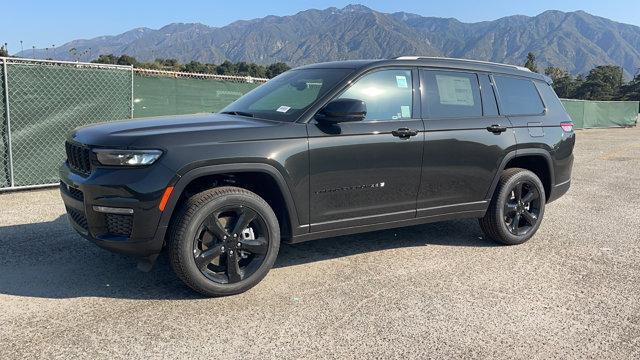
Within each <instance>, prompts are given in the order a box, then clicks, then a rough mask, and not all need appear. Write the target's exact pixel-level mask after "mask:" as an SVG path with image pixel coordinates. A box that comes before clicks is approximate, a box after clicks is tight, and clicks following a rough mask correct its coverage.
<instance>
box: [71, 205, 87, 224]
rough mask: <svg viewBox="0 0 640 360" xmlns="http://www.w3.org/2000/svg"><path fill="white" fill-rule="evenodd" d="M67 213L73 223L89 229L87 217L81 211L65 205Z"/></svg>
mask: <svg viewBox="0 0 640 360" xmlns="http://www.w3.org/2000/svg"><path fill="white" fill-rule="evenodd" d="M67 214H68V215H69V217H70V218H71V220H72V221H73V222H74V223H76V224H78V225H79V226H80V227H81V228H83V229H85V230H89V225H88V224H87V217H86V216H85V215H84V212H83V211H81V210H78V209H74V208H72V207H68V206H67Z"/></svg>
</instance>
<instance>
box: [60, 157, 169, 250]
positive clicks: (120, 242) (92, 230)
mask: <svg viewBox="0 0 640 360" xmlns="http://www.w3.org/2000/svg"><path fill="white" fill-rule="evenodd" d="M174 176H175V174H174V173H173V172H172V171H171V170H169V169H167V168H166V167H164V166H162V165H161V164H154V165H153V166H150V167H145V168H135V169H116V168H97V169H95V170H94V171H93V172H92V173H91V174H90V175H89V176H86V177H85V176H82V175H79V174H77V173H75V172H73V171H72V170H71V169H70V168H69V166H68V164H67V163H65V164H63V165H62V166H61V168H60V193H61V196H62V200H63V202H64V204H65V207H66V209H67V214H68V215H69V222H70V223H71V225H72V226H73V228H74V229H75V230H76V231H77V232H78V233H79V234H80V235H82V236H83V237H85V238H86V239H89V240H91V241H92V242H94V243H95V244H97V245H98V246H100V247H102V248H105V249H107V250H111V251H114V252H119V253H125V254H130V255H134V256H138V257H149V256H152V255H156V254H158V253H160V251H161V250H162V246H163V244H164V236H165V233H166V229H167V227H166V226H159V223H160V216H161V214H162V213H161V211H160V209H159V208H158V204H159V203H160V199H161V198H162V194H163V193H164V190H165V188H166V187H167V185H168V184H169V183H170V182H171V181H172V179H173V177H174ZM94 206H102V207H107V208H126V209H132V210H133V213H132V214H113V213H105V212H103V211H96V210H95V209H94Z"/></svg>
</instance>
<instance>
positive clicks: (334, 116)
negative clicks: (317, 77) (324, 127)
mask: <svg viewBox="0 0 640 360" xmlns="http://www.w3.org/2000/svg"><path fill="white" fill-rule="evenodd" d="M366 115H367V105H366V104H365V103H364V101H362V100H356V99H336V100H333V101H331V102H330V103H328V104H327V105H325V106H324V107H323V108H322V109H320V111H318V112H317V113H316V116H315V119H316V120H317V121H318V122H320V123H327V124H337V123H341V122H352V121H361V120H363V119H364V117H365V116H366Z"/></svg>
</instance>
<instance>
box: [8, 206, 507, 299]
mask: <svg viewBox="0 0 640 360" xmlns="http://www.w3.org/2000/svg"><path fill="white" fill-rule="evenodd" d="M418 246H473V247H487V246H496V245H495V243H493V242H492V241H490V240H487V239H484V238H483V237H482V233H481V232H480V229H479V227H478V225H477V221H476V220H459V221H447V222H441V223H434V224H427V225H419V226H412V227H407V228H399V229H390V230H383V231H376V232H370V233H365V234H358V235H349V236H341V237H335V238H329V239H322V240H317V241H311V242H306V243H300V244H292V245H289V244H283V245H282V247H281V250H280V254H279V255H278V260H277V261H276V264H275V267H276V268H284V267H288V266H293V265H303V264H307V263H312V262H316V261H323V260H330V259H336V258H341V257H345V256H351V255H357V254H363V253H370V252H376V251H385V250H389V249H394V248H406V247H418ZM0 254H1V255H2V257H1V258H0V294H4V295H15V296H26V297H39V298H54V299H65V298H75V297H106V298H121V299H140V300H147V299H197V298H200V296H199V295H197V294H195V293H194V292H193V291H191V290H190V289H188V288H187V287H186V286H184V285H183V284H182V282H180V280H178V279H177V278H176V276H175V275H174V274H173V273H172V272H171V268H170V266H169V264H168V260H167V257H166V256H161V257H160V258H159V260H158V262H157V263H156V266H155V267H154V268H153V269H152V270H151V271H150V272H149V273H143V272H141V271H138V270H137V269H136V260H135V259H133V258H131V257H127V256H123V255H120V254H114V253H110V252H108V251H106V250H103V249H100V248H98V247H97V246H95V245H93V244H92V243H90V242H89V241H87V240H85V239H83V238H82V237H80V236H79V235H77V234H76V233H75V232H74V231H73V230H72V229H71V227H70V225H69V224H68V221H67V218H66V215H62V216H60V217H58V218H57V219H55V220H53V221H49V222H41V223H31V224H24V225H12V226H4V227H0Z"/></svg>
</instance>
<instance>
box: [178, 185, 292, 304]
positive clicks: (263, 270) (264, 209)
mask: <svg viewBox="0 0 640 360" xmlns="http://www.w3.org/2000/svg"><path fill="white" fill-rule="evenodd" d="M255 196H256V197H257V195H255ZM259 200H261V199H260V198H258V199H255V198H254V197H253V196H250V195H248V194H225V195H222V196H219V197H216V198H213V199H211V200H209V201H208V202H206V203H205V204H203V205H201V206H200V207H198V209H197V210H196V211H195V213H194V214H193V216H192V217H190V218H189V219H186V221H188V224H185V231H184V232H183V233H182V237H181V238H180V239H176V240H177V241H178V249H177V251H178V253H177V256H179V257H181V263H182V264H184V267H185V270H186V271H187V273H188V275H189V277H190V280H191V281H192V282H193V283H194V285H196V286H197V287H198V288H201V289H203V290H205V291H206V292H207V293H211V294H215V295H232V294H237V293H240V292H243V291H246V290H248V289H249V288H251V287H253V286H255V285H256V284H257V283H258V282H260V280H262V279H263V278H264V277H265V276H266V275H267V273H268V272H269V270H270V269H271V267H272V266H273V264H274V263H275V260H276V257H277V254H278V249H279V246H280V229H279V226H278V220H277V218H276V216H275V214H274V213H273V210H271V208H270V207H269V206H268V205H267V204H266V202H264V201H259ZM229 205H242V206H246V207H249V208H251V209H252V210H254V211H256V212H257V213H258V214H259V216H261V217H262V218H263V219H264V221H265V223H266V225H267V231H268V232H269V249H268V250H267V254H266V256H265V259H264V261H263V262H262V264H261V265H260V267H259V268H258V269H256V271H255V272H254V273H253V274H251V275H250V276H249V277H247V278H246V279H243V280H241V281H239V282H237V283H233V284H220V283H216V282H214V281H212V280H210V279H209V278H208V277H206V276H205V275H204V274H203V273H202V272H201V271H200V269H198V267H197V266H196V263H195V259H194V257H193V241H194V239H195V236H196V233H197V231H198V230H199V228H200V225H201V224H202V223H203V222H204V220H205V219H206V218H207V217H208V216H209V215H211V214H212V213H213V212H214V211H215V210H217V209H219V208H221V207H223V206H229Z"/></svg>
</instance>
